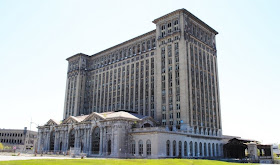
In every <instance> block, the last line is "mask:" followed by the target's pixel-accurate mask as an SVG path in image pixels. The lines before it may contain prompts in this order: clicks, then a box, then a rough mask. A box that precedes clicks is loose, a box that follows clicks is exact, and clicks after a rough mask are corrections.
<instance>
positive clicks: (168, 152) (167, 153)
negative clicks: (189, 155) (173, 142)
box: [166, 140, 170, 156]
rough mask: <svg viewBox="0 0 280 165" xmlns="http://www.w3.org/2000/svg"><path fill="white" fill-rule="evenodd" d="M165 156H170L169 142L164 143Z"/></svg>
mask: <svg viewBox="0 0 280 165" xmlns="http://www.w3.org/2000/svg"><path fill="white" fill-rule="evenodd" d="M166 156H170V141H169V140H167V142H166Z"/></svg>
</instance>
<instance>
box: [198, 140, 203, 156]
mask: <svg viewBox="0 0 280 165" xmlns="http://www.w3.org/2000/svg"><path fill="white" fill-rule="evenodd" d="M202 155H203V152H202V143H201V142H200V143H199V155H198V156H202Z"/></svg>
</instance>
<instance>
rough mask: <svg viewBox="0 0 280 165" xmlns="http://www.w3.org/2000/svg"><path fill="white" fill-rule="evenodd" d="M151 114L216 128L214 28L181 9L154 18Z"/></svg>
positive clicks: (202, 129) (193, 127) (166, 121)
mask: <svg viewBox="0 0 280 165" xmlns="http://www.w3.org/2000/svg"><path fill="white" fill-rule="evenodd" d="M153 23H155V24H156V39H157V49H156V50H157V52H156V54H157V56H156V61H157V63H156V70H155V72H156V73H155V75H156V81H157V86H156V96H157V99H156V100H157V102H156V112H157V113H156V114H157V119H158V120H160V121H161V124H162V125H166V126H168V127H170V128H172V129H175V128H177V129H178V128H180V129H181V130H188V131H190V132H197V133H204V134H206V135H207V134H208V135H212V134H218V133H221V131H222V127H221V113H220V100H219V82H218V70H217V53H216V41H215V36H216V35H217V34H218V32H216V31H215V30H214V29H212V28H211V27H210V26H208V25H207V24H205V23H204V22H203V21H201V20H200V19H198V18H197V17H196V16H194V15H193V14H191V13H190V12H188V11H187V10H185V9H179V10H176V11H174V12H171V13H169V14H167V15H164V16H162V17H160V18H157V19H155V20H154V21H153Z"/></svg>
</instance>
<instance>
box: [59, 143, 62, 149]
mask: <svg viewBox="0 0 280 165" xmlns="http://www.w3.org/2000/svg"><path fill="white" fill-rule="evenodd" d="M59 150H60V151H62V142H60V144H59Z"/></svg>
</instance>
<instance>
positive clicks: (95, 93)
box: [38, 9, 223, 158]
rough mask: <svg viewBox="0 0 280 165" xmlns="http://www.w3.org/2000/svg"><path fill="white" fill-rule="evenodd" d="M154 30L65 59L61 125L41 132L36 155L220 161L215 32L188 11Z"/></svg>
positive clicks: (168, 17) (161, 20) (176, 13)
mask: <svg viewBox="0 0 280 165" xmlns="http://www.w3.org/2000/svg"><path fill="white" fill-rule="evenodd" d="M153 23H154V24H155V25H156V29H155V30H153V31H150V32H148V33H145V34H143V35H141V36H138V37H135V38H133V39H130V40H128V41H125V42H123V43H120V44H118V45H116V46H113V47H111V48H108V49H106V50H103V51H101V52H99V53H96V54H93V55H85V54H82V53H79V54H76V55H74V56H72V57H69V58H68V59H67V61H68V63H69V65H68V72H67V87H66V94H65V107H64V114H63V121H62V122H61V123H60V122H57V121H55V120H53V119H51V120H49V121H48V122H47V124H45V125H44V126H40V127H39V140H38V141H39V143H38V151H40V152H54V153H69V152H68V151H70V153H73V154H83V153H86V154H87V155H88V156H102V157H118V158H120V157H126V158H127V157H131V158H143V157H147V158H161V157H163V158H165V157H185V158H191V157H221V156H222V148H223V141H222V139H223V136H222V128H221V114H220V103H219V82H218V71H217V54H216V43H215V36H216V35H217V34H218V33H217V32H216V31H215V30H214V29H212V28H211V27H210V26H208V25H207V24H205V23H204V22H202V21H201V20H200V19H198V18H197V17H195V16H194V15H193V14H191V13H190V12H188V11H187V10H185V9H180V10H176V11H174V12H171V13H169V14H167V15H164V16H162V17H160V18H157V19H155V20H154V21H153Z"/></svg>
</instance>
